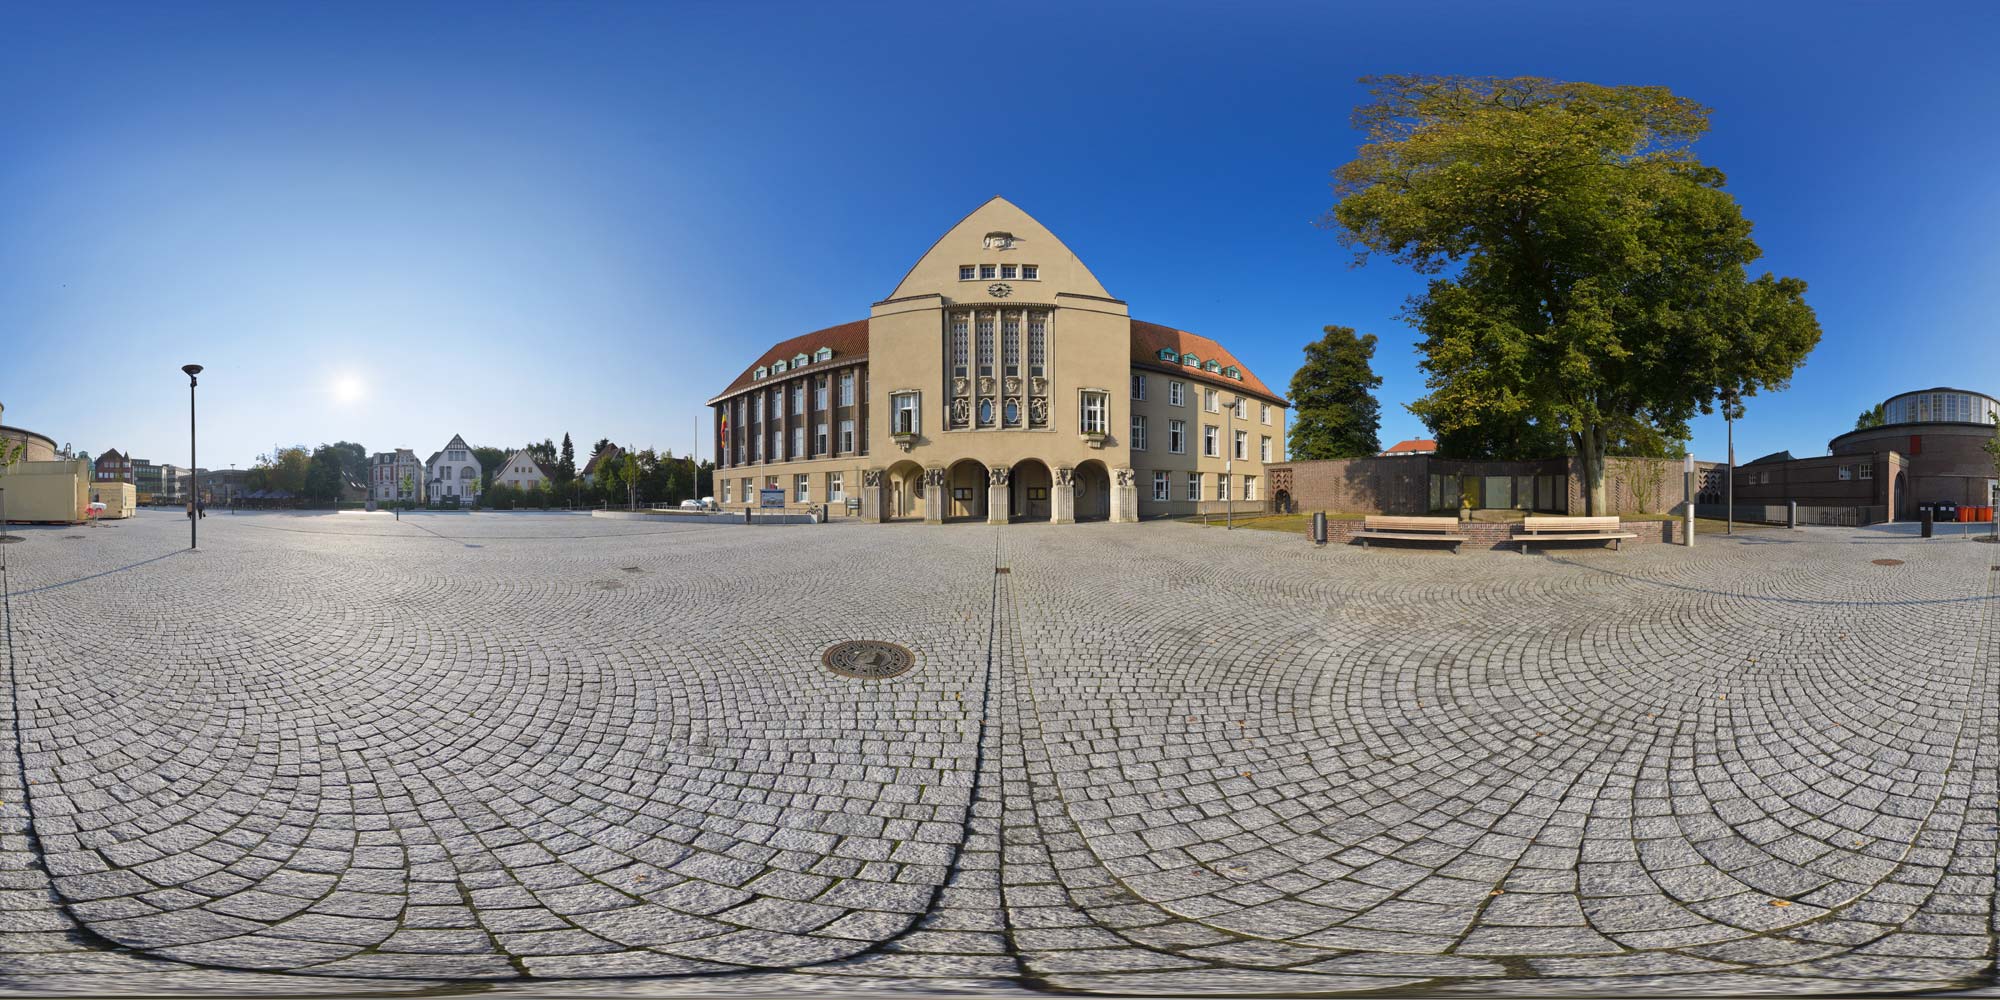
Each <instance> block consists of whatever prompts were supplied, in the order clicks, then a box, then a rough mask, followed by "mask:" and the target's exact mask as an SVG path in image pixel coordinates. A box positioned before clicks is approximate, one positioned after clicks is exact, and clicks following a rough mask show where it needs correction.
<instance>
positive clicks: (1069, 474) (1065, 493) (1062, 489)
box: [1049, 465, 1076, 524]
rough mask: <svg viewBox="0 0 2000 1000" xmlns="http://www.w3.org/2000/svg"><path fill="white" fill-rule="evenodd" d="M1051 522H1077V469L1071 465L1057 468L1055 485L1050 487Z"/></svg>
mask: <svg viewBox="0 0 2000 1000" xmlns="http://www.w3.org/2000/svg"><path fill="white" fill-rule="evenodd" d="M1049 523H1050V524H1075V523H1076V470H1075V469H1073V468H1071V467H1070V466H1067V465H1065V466H1063V467H1062V468H1059V469H1057V470H1056V481H1055V485H1054V486H1051V487H1050V488H1049Z"/></svg>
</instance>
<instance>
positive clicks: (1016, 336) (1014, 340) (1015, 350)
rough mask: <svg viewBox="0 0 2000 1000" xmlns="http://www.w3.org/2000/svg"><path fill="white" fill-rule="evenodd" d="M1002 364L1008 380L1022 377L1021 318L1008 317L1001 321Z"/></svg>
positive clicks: (1003, 372) (1002, 370)
mask: <svg viewBox="0 0 2000 1000" xmlns="http://www.w3.org/2000/svg"><path fill="white" fill-rule="evenodd" d="M1000 363H1001V364H1002V365H1004V366H1005V367H1004V368H1002V369H1001V372H1002V374H1005V375H1006V376H1007V377H1008V378H1019V377H1020V375H1021V318H1020V317H1018V316H1014V315H1011V314H1010V315H1007V316H1005V317H1003V318H1002V319H1001V320H1000Z"/></svg>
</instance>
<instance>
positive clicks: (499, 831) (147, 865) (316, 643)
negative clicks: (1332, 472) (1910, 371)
mask: <svg viewBox="0 0 2000 1000" xmlns="http://www.w3.org/2000/svg"><path fill="white" fill-rule="evenodd" d="M185 531H186V526H185V524H184V522H183V521H182V520H181V519H179V518H176V517H173V516H171V515H164V514H156V513H151V512H148V513H145V514H143V515H142V516H140V517H138V518H136V519H133V520H129V521H123V522H108V523H104V524H100V525H96V526H93V527H87V528H71V529H39V528H30V529H16V532H17V533H18V534H20V535H22V536H24V537H25V538H26V541H25V542H23V543H21V544H16V545H9V546H6V549H5V555H6V558H7V563H8V569H7V573H6V589H7V591H8V594H9V597H8V601H7V605H8V607H7V610H8V614H9V623H10V625H9V628H8V665H9V676H8V681H9V683H8V685H7V686H6V688H5V689H4V690H0V712H4V721H5V722H6V724H7V728H6V729H5V730H4V731H5V732H6V734H7V737H6V738H7V740H8V747H7V749H8V750H9V751H10V752H7V753H5V754H0V991H9V990H11V991H41V992H65V991H85V990H89V991H117V990H128V989H129V990H140V989H143V990H147V991H152V992H174V991H181V992H189V993H197V992H232V991H233V992H260V993H284V992H288V991H291V992H318V993H324V992H338V993H344V994H357V995H358V994H369V993H376V994H403V993H409V992H412V991H419V990H421V991H427V992H434V993H448V992H453V991H456V990H472V989H480V990H484V991H488V992H498V993H503V994H504V993H508V992H516V991H521V990H524V989H529V988H532V989H534V990H535V991H537V992H551V991H553V992H564V991H571V992H582V991H592V992H601V993H609V994H638V993H647V994H659V993H675V992H682V993H689V994H693V993H701V994H709V995H718V994H720V995H731V994H735V995H751V994H769V993H778V992H783V993H827V994H842V993H845V994H855V993H868V992H914V993H949V992H983V993H1030V992H1045V991H1052V990H1053V991H1066V992H1086V993H1126V994H1130V993H1169V994H1180V993H1254V994H1340V993H1360V992H1390V993H1398V994H1402V995H1408V994H1410V993H1413V992H1426V993H1514V994H1533V995H1554V994H1560V993H1566V992H1567V993H1583V994H1587V993H1601V992H1605V991H1610V990H1616V991H1618V992H1620V993H1626V994H1632V995H1644V994H1649V993H1701V994H1714V993H1738V992H1755V991H1763V992H1820V993H1828V992H1843V991H1854V990H1895V991H1913V990H1950V991H1971V992H1982V993H1984V992H1993V991H1994V990H1995V982H1996V981H1995V973H1994V942H1995V936H1996V934H1995V932H1996V925H2000V913H1996V903H1995V865H1996V857H1995V843H1996V825H1995V824H1996V821H2000V818H1996V805H2000V788H1996V765H2000V720H1996V715H1997V714H2000V709H1996V706H2000V664H1996V663H1995V658H1996V655H2000V642H1996V639H2000V548H1996V547H1994V546H1990V545H1981V544H1975V543H1972V542H1970V541H1966V540H1962V539H1953V540H1944V539H1939V540H1932V541H1928V542H1926V541H1923V540H1921V539H1916V538H1911V537H1907V536H1903V535H1897V534H1892V533H1888V532H1879V531H1869V530H1850V529H1834V528H1818V529H1808V530H1801V531H1796V532H1773V531H1763V532H1755V533H1750V534H1746V535H1744V536H1741V537H1740V538H1739V539H1734V540H1725V539H1720V538H1711V537H1709V536H1703V537H1702V538H1701V539H1700V544H1699V547H1698V548H1696V549H1694V550H1693V551H1691V552H1690V551H1688V550H1684V549H1677V548H1669V547H1665V546H1651V545H1649V546H1635V547H1632V548H1629V549H1627V550H1626V551H1623V552H1607V551H1593V550H1575V549H1570V550H1563V549H1555V550H1552V551H1551V552H1550V553H1549V554H1548V555H1546V556H1540V555H1538V556H1536V557H1533V558H1523V557H1521V556H1519V555H1512V554H1488V553H1468V554H1465V555H1460V556H1452V555H1449V554H1443V553H1435V552H1423V551H1407V550H1388V549H1377V550H1375V551H1362V550H1357V549H1346V548H1332V549H1327V550H1313V549H1312V548H1311V547H1309V546H1308V545H1306V544H1305V543H1304V542H1303V540H1302V539H1300V538H1297V537H1295V536H1290V535H1278V534H1273V533H1267V532H1254V531H1244V532H1235V533H1225V532H1222V531H1220V530H1203V529H1200V528H1195V527H1190V526H1184V525H1179V524H1146V525H1137V526H1129V525H1102V524H1099V525H1077V526H1063V527H1051V526H1045V525H1034V526H1012V527H1006V528H992V527H988V526H985V525H946V526H941V527H940V526H924V525H895V526H887V527H863V526H857V525H838V524H836V525H829V526H822V527H808V526H764V527H754V528H753V527H745V526H740V525H734V524H684V523H669V524H652V523H643V522H628V521H611V520H604V519H592V518H588V517H583V516H576V515H533V514H516V515H505V514H485V515H435V516H413V517H410V518H406V519H404V520H402V521H395V520H392V519H389V518H386V517H381V516H364V515H339V516H331V515H328V516H288V515H255V516H251V515H240V516H235V517H230V516H228V515H222V516H216V517H210V518H208V519H207V520H206V521H205V522H203V525H202V533H201V536H202V548H201V550H200V551H199V552H193V553H190V552H187V551H185V550H184V549H182V548H181V547H182V546H183V545H184V544H185V538H184V533H185ZM1874 560H1902V562H1901V564H1899V565H1878V564H1876V562H1874ZM996 570H1000V571H1002V572H996ZM850 638H876V639H885V640H890V641H893V642H898V643H901V644H903V645H905V646H907V647H909V648H911V649H912V650H914V651H916V653H917V655H918V657H919V660H920V662H919V665H918V666H917V668H916V669H915V670H913V671H911V672H909V673H907V674H904V675H902V676H900V677H896V678H893V679H890V680H882V681H861V680H851V679H846V678H842V677H839V676H836V675H834V674H832V673H830V672H828V671H827V670H826V669H825V668H824V667H823V666H822V665H821V663H820V654H821V652H822V651H823V650H824V649H825V648H826V647H828V646H829V645H830V644H832V643H834V642H836V641H839V640H844V639H850ZM309 977H316V978H309Z"/></svg>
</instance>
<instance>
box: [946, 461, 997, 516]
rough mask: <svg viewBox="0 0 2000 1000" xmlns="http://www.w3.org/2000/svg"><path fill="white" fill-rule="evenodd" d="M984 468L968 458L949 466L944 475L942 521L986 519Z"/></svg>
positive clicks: (985, 477) (985, 475) (985, 474)
mask: <svg viewBox="0 0 2000 1000" xmlns="http://www.w3.org/2000/svg"><path fill="white" fill-rule="evenodd" d="M987 479H988V477H987V473H986V466H983V465H981V464H979V463H978V462H975V461H973V460H972V459H969V458H962V459H959V460H958V461H956V462H953V463H952V464H951V469H950V470H949V471H947V472H946V473H945V480H944V482H945V495H944V497H942V498H941V502H942V503H943V504H944V519H945V520H947V521H967V520H973V519H975V518H976V519H978V520H981V521H983V520H985V519H986V483H987Z"/></svg>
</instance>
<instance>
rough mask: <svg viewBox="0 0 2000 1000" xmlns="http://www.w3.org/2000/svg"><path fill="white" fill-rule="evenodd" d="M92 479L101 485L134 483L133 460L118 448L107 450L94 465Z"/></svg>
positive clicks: (98, 457)
mask: <svg viewBox="0 0 2000 1000" xmlns="http://www.w3.org/2000/svg"><path fill="white" fill-rule="evenodd" d="M93 465H94V468H93V469H92V471H91V478H92V479H94V480H96V481H97V482H100V483H129V482H132V481H133V479H132V458H131V456H129V455H126V454H124V453H123V452H120V451H119V450H118V449H116V448H107V449H105V452H104V454H102V455H99V456H97V461H96V462H95V463H93Z"/></svg>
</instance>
